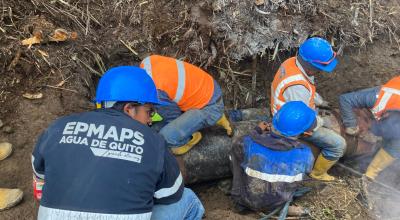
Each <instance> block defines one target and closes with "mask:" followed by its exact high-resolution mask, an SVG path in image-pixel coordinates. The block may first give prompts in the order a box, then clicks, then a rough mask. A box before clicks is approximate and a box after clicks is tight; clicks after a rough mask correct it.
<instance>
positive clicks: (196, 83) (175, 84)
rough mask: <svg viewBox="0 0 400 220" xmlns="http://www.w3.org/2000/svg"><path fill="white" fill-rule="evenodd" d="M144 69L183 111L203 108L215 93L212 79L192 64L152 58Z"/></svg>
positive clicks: (165, 58)
mask: <svg viewBox="0 0 400 220" xmlns="http://www.w3.org/2000/svg"><path fill="white" fill-rule="evenodd" d="M140 67H141V68H143V69H145V70H146V72H147V74H149V76H150V77H151V78H152V79H153V81H154V83H155V85H156V87H157V89H159V90H161V91H164V92H165V93H166V94H167V95H168V97H169V98H170V99H171V100H173V101H174V102H176V103H177V104H178V106H179V108H180V109H181V110H182V111H187V110H189V109H201V108H203V107H204V106H206V105H207V104H208V102H209V101H210V100H211V97H212V96H213V94H214V79H213V78H212V76H210V75H209V74H208V73H206V72H205V71H203V70H202V69H200V68H199V67H196V66H194V65H192V64H190V63H187V62H184V61H180V60H177V59H174V58H170V57H164V56H159V55H151V56H149V57H146V58H145V59H144V60H143V61H142V63H141V64H140Z"/></svg>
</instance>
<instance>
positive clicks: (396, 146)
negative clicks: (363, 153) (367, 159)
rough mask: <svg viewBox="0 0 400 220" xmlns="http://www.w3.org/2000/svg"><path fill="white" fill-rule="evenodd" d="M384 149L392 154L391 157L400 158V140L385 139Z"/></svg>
mask: <svg viewBox="0 0 400 220" xmlns="http://www.w3.org/2000/svg"><path fill="white" fill-rule="evenodd" d="M383 149H384V150H385V151H386V152H388V154H390V156H392V157H394V158H396V159H399V158H400V139H383Z"/></svg>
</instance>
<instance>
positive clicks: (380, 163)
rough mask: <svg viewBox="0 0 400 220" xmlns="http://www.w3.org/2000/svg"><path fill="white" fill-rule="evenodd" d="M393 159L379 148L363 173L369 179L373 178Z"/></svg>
mask: <svg viewBox="0 0 400 220" xmlns="http://www.w3.org/2000/svg"><path fill="white" fill-rule="evenodd" d="M393 161H395V158H394V157H392V156H391V155H390V154H389V153H388V152H386V151H385V150H384V149H383V148H381V149H380V150H379V151H378V153H377V154H376V155H375V157H374V159H373V160H372V161H371V163H370V164H369V166H368V168H367V171H366V172H365V175H366V176H367V177H369V178H371V179H375V178H376V177H377V176H378V174H379V173H380V172H381V171H382V170H383V169H385V168H386V167H387V166H389V165H390V164H392V163H393Z"/></svg>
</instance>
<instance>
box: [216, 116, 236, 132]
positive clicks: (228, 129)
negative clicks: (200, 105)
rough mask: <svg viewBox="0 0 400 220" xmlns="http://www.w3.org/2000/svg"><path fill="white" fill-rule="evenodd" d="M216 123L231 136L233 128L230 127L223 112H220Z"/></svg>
mask: <svg viewBox="0 0 400 220" xmlns="http://www.w3.org/2000/svg"><path fill="white" fill-rule="evenodd" d="M217 125H219V126H221V127H223V128H224V129H225V130H226V134H227V135H228V136H232V133H233V130H232V127H231V123H230V122H229V120H228V119H227V118H226V116H225V114H222V117H221V118H220V119H219V120H218V121H217Z"/></svg>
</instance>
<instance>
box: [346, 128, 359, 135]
mask: <svg viewBox="0 0 400 220" xmlns="http://www.w3.org/2000/svg"><path fill="white" fill-rule="evenodd" d="M344 131H345V132H346V134H348V135H351V136H356V135H357V134H358V132H360V128H358V126H355V127H348V128H346V129H345V130H344Z"/></svg>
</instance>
